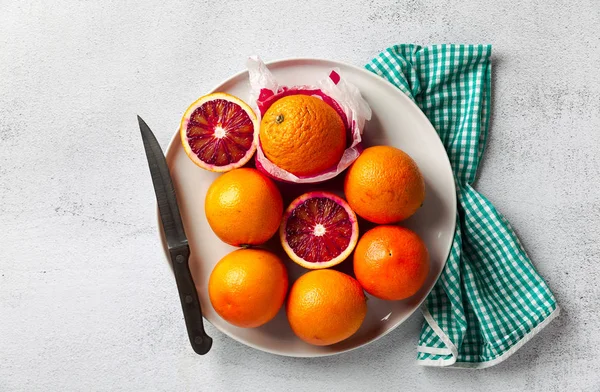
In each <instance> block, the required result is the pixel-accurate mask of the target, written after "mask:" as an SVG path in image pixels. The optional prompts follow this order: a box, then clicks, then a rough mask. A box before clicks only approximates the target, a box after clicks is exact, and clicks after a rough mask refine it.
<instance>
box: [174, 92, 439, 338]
mask: <svg viewBox="0 0 600 392" xmlns="http://www.w3.org/2000/svg"><path fill="white" fill-rule="evenodd" d="M180 134H181V141H182V144H183V147H184V149H185V152H186V153H187V155H188V156H189V157H190V159H191V160H192V161H193V162H194V163H195V164H196V165H198V166H199V167H201V168H203V169H206V170H210V171H214V172H224V173H223V174H222V175H220V176H219V177H217V178H216V179H215V180H214V182H213V183H212V184H211V185H210V187H209V189H208V191H207V193H206V197H205V200H204V203H205V204H204V210H205V213H206V219H207V221H208V223H209V225H210V227H211V229H212V230H213V231H214V233H215V234H216V235H217V237H218V238H219V239H221V240H222V241H223V242H225V243H227V244H229V245H232V246H236V247H240V249H237V250H234V251H233V252H231V253H229V254H228V255H226V256H225V257H223V258H222V259H221V260H220V261H219V262H218V263H217V264H216V265H215V267H214V269H213V271H212V273H211V276H210V278H209V284H208V294H209V298H210V302H211V304H212V306H213V308H214V309H215V311H216V312H217V313H218V314H219V316H221V317H222V318H223V319H224V320H226V321H227V322H229V323H231V324H233V325H236V326H238V327H243V328H254V327H259V326H261V325H263V324H265V323H267V322H269V321H270V320H272V319H273V318H274V317H275V315H276V314H277V313H278V312H279V310H280V309H281V308H282V307H283V306H284V303H285V308H286V313H287V319H288V321H289V324H290V327H291V329H292V331H293V332H294V333H295V334H296V335H297V336H298V337H299V338H300V339H302V340H303V341H305V342H307V343H310V344H314V345H330V344H335V343H338V342H340V341H342V340H344V339H347V338H348V337H350V336H352V335H353V334H354V333H355V332H356V331H358V329H359V328H360V326H361V324H362V323H363V321H364V319H365V317H366V314H367V296H366V295H365V292H366V293H368V294H370V295H372V296H374V297H377V298H380V299H384V300H390V301H397V300H403V299H406V298H408V297H410V296H412V295H414V294H416V293H417V291H419V289H420V288H421V287H422V286H423V284H424V282H425V280H426V279H427V276H428V274H429V254H428V251H427V248H426V246H425V244H424V242H423V241H422V240H421V238H419V236H418V235H417V234H416V233H415V232H413V231H411V230H409V229H407V228H404V227H402V226H399V225H397V223H398V222H400V221H402V220H404V219H406V218H408V217H410V216H412V215H413V214H414V213H415V212H416V211H417V210H418V209H419V208H420V207H421V206H422V204H423V201H424V199H425V182H424V180H423V176H422V175H421V172H420V171H419V168H418V166H417V164H416V163H415V162H414V161H413V160H412V158H411V157H410V156H409V155H408V154H406V153H405V152H403V151H401V150H399V149H397V148H394V147H390V146H375V147H370V148H367V149H365V150H364V151H363V152H362V154H361V155H360V156H359V157H358V158H357V159H356V160H355V161H354V163H353V164H352V165H351V166H350V167H349V168H348V169H347V170H346V172H345V178H344V183H343V189H339V192H336V193H331V192H326V191H323V190H316V189H310V185H308V186H305V188H304V189H303V191H305V193H303V194H301V195H299V196H297V197H296V198H295V199H294V198H293V197H289V200H288V201H290V202H289V203H286V204H287V208H285V210H284V198H283V197H282V193H281V190H288V189H287V188H286V187H287V186H288V184H286V183H284V182H278V181H274V180H273V179H272V178H270V176H269V175H267V173H266V172H264V171H261V170H257V169H256V168H253V167H251V166H250V165H249V162H251V161H250V159H251V158H252V156H253V154H254V153H255V152H256V151H257V147H259V151H261V152H262V153H264V154H265V156H266V157H267V158H268V159H269V160H270V161H271V162H272V163H274V164H276V165H277V166H278V167H279V168H281V169H282V170H285V171H287V172H290V173H293V174H294V175H298V176H312V175H315V174H318V173H321V172H323V171H324V170H328V169H329V168H331V167H332V166H335V165H336V164H337V163H338V162H339V161H340V159H341V157H342V155H343V154H344V150H345V148H346V143H347V140H346V127H345V125H344V121H343V120H342V119H341V118H340V115H339V114H338V112H337V111H336V110H334V108H332V107H331V106H330V104H329V103H327V102H325V101H324V100H322V99H320V98H318V97H314V96H310V95H300V94H299V95H288V96H285V97H283V98H280V99H278V100H277V101H275V102H274V103H273V104H272V105H271V106H270V107H269V109H268V110H267V111H266V112H265V113H264V115H263V116H262V119H260V121H259V119H258V118H257V116H256V115H255V114H254V112H253V111H252V109H251V108H250V107H249V106H248V105H247V104H246V103H244V102H243V101H242V100H240V99H239V98H236V97H234V96H231V95H228V94H224V93H213V94H209V95H207V96H204V97H202V98H200V99H198V100H197V101H196V102H194V103H193V104H192V105H191V106H190V107H189V109H188V110H187V111H186V112H185V114H184V116H183V119H182V121H181V128H180ZM242 166H244V167H242ZM258 169H260V167H258ZM342 191H343V192H342ZM284 194H286V195H288V194H289V192H284ZM296 194H297V193H296ZM342 194H343V197H342V196H340V195H342ZM286 197H287V196H286ZM292 199H293V200H292ZM357 216H358V217H357ZM359 218H362V219H364V220H365V221H368V222H372V223H375V224H377V226H375V227H374V228H372V229H370V230H368V231H367V232H366V233H364V234H363V235H362V237H361V236H360V234H359ZM361 224H362V223H361ZM277 233H278V237H279V244H280V245H281V248H280V249H282V250H283V251H284V252H285V254H287V256H288V257H289V259H291V260H292V261H293V262H295V263H297V264H298V265H300V266H302V267H304V268H305V269H306V270H307V272H306V273H305V274H303V275H302V276H301V277H300V278H298V279H297V280H296V281H295V282H293V284H291V287H289V286H290V282H289V278H288V273H287V268H286V263H288V261H287V260H282V259H281V258H280V257H279V256H277V250H278V249H266V247H267V245H266V243H267V241H268V240H270V239H271V238H273V237H275V236H276V234H277ZM269 243H270V244H271V243H272V242H269ZM261 246H262V247H261ZM271 248H272V246H271ZM274 251H275V252H274ZM279 253H280V254H283V253H282V252H279ZM348 258H351V259H352V262H353V267H354V268H353V272H354V276H351V275H349V274H346V273H343V272H339V271H337V270H333V269H330V267H334V266H336V265H338V264H340V263H342V262H344V261H345V260H347V259H348Z"/></svg>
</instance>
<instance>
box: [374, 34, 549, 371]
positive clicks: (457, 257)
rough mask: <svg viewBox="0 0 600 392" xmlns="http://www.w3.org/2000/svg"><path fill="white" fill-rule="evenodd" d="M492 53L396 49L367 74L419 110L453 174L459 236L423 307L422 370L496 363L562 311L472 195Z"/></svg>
mask: <svg viewBox="0 0 600 392" xmlns="http://www.w3.org/2000/svg"><path fill="white" fill-rule="evenodd" d="M491 51H492V49H491V46H483V45H436V46H431V47H425V48H421V47H419V46H416V45H398V46H394V47H391V48H389V49H387V50H385V51H384V52H382V53H381V54H380V55H379V56H377V57H376V58H374V59H373V60H372V61H371V62H370V63H369V64H367V66H366V68H367V69H368V70H370V71H372V72H374V73H376V74H378V75H380V76H381V77H383V78H385V79H387V80H388V81H389V82H391V83H392V84H393V85H395V86H396V87H398V88H399V89H400V90H401V91H402V92H404V93H405V94H406V95H408V96H409V97H410V98H411V99H413V101H414V102H415V103H416V104H417V105H418V106H419V107H420V108H421V110H422V111H423V112H424V113H425V115H426V116H427V117H428V118H429V120H430V121H431V123H432V124H433V126H434V127H435V128H436V130H437V132H438V134H439V136H440V138H441V140H442V142H443V144H444V146H445V148H446V151H447V153H448V157H449V158H450V163H451V164H452V169H453V172H454V176H455V182H456V188H457V195H458V216H457V224H456V232H455V235H454V242H453V244H452V249H451V251H450V255H449V256H448V261H447V263H446V267H445V269H444V271H443V273H442V275H441V277H440V279H439V280H438V282H437V284H436V285H435V287H434V289H433V290H432V292H431V294H430V295H429V297H428V298H427V300H426V301H425V303H424V305H423V308H422V310H423V314H424V316H425V320H426V322H425V323H424V325H423V329H422V331H421V337H420V339H419V347H418V356H417V360H418V362H419V363H420V364H422V365H430V366H450V365H453V366H460V367H480V368H481V367H488V366H491V365H494V364H496V363H498V362H500V361H502V360H504V359H506V358H507V357H508V356H510V354H512V353H513V352H514V351H516V350H517V349H518V348H519V347H521V346H522V345H523V344H524V343H525V342H526V341H527V340H529V339H530V338H531V337H532V336H533V335H534V334H535V333H536V332H538V331H539V330H540V329H541V328H543V327H544V326H545V325H546V324H547V323H548V322H549V321H550V320H552V318H554V317H555V316H556V315H558V312H559V308H558V306H557V304H556V301H555V299H554V297H553V295H552V293H551V292H550V290H549V289H548V287H547V286H546V284H545V283H544V281H543V280H542V278H541V277H540V276H539V275H538V273H537V272H536V270H535V268H534V267H533V265H532V264H531V261H530V260H529V258H528V257H527V254H526V253H525V250H524V249H523V247H522V246H521V244H520V243H519V240H518V238H517V237H516V235H515V233H514V232H513V230H512V228H511V227H510V224H509V223H508V222H507V221H506V219H504V217H503V216H502V215H500V213H499V212H498V211H496V209H495V208H494V206H493V205H492V204H491V203H490V202H489V201H488V200H487V199H486V198H485V197H483V196H482V195H480V194H479V193H477V191H475V190H474V189H473V188H472V187H471V184H472V183H473V181H474V179H475V175H476V173H477V166H478V164H479V161H480V159H481V157H482V155H483V151H484V148H485V141H486V138H487V132H488V122H489V116H490V88H491V80H490V78H491V60H490V56H491Z"/></svg>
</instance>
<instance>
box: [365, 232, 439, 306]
mask: <svg viewBox="0 0 600 392" xmlns="http://www.w3.org/2000/svg"><path fill="white" fill-rule="evenodd" d="M427 274H429V252H428V251H427V248H426V247H425V243H424V242H423V240H421V238H420V237H419V236H418V235H417V233H415V232H414V231H411V230H409V229H406V228H404V227H399V226H377V227H375V228H374V229H371V230H369V231H367V232H366V233H365V234H364V235H363V236H362V238H361V239H360V240H359V241H358V245H357V246H356V250H355V251H354V275H356V279H358V281H359V282H360V284H361V285H362V287H363V288H364V289H365V290H366V291H367V293H369V294H371V295H373V296H375V297H377V298H381V299H387V300H400V299H405V298H408V297H410V296H412V295H414V294H415V293H416V292H417V291H418V290H419V289H420V288H421V286H423V283H425V279H426V278H427Z"/></svg>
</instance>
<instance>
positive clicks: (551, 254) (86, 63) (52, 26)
mask: <svg viewBox="0 0 600 392" xmlns="http://www.w3.org/2000/svg"><path fill="white" fill-rule="evenodd" d="M125 3H127V4H125ZM258 3H259V2H254V1H251V0H244V1H239V2H229V4H226V5H225V4H222V3H221V2H216V1H215V2H212V1H207V0H201V1H189V0H188V1H183V0H175V1H148V0H144V1H130V2H121V1H102V2H100V1H97V2H87V1H53V2H42V1H10V0H0V9H1V10H2V11H1V12H0V92H1V93H0V147H1V148H0V151H1V152H0V233H1V234H0V270H1V274H0V275H1V276H0V391H18V390H23V391H25V390H27V391H63V390H64V391H67V390H69V391H71V390H73V391H77V390H81V391H92V390H98V391H121V390H123V391H133V390H145V391H163V390H164V391H167V390H179V391H192V390H196V391H197V390H202V391H209V390H210V391H233V390H242V389H244V390H283V389H293V390H311V391H314V390H319V389H327V390H344V391H350V390H361V389H362V390H384V389H385V390H406V391H409V390H419V389H422V390H434V391H436V390H438V391H442V390H477V389H479V388H485V389H486V390H488V391H512V390H535V391H562V390H567V389H568V390H582V391H584V390H585V391H592V390H595V391H597V390H600V374H599V372H598V365H597V363H598V355H599V354H600V352H599V347H600V326H599V322H598V313H599V311H600V289H599V287H600V285H599V284H598V282H599V280H600V275H599V270H600V241H599V239H600V190H599V185H600V184H599V182H600V181H599V179H600V153H599V148H600V72H599V71H598V70H599V68H598V64H600V35H599V33H598V26H599V25H600V6H599V5H598V2H596V1H594V0H588V1H576V0H574V1H568V2H567V1H564V2H563V1H560V0H552V1H542V0H528V1H524V2H515V1H512V0H496V1H493V2H488V1H483V0H480V1H467V2H465V1H456V0H443V1H437V2H435V3H434V2H430V1H418V0H412V1H407V2H397V3H394V2H391V1H384V0H371V1H368V2H348V1H342V0H328V1H323V2H319V3H317V2H311V1H307V2H297V4H292V2H289V4H284V2H275V1H269V2H262V4H261V5H258ZM293 3H296V2H293ZM350 3H354V4H350ZM518 3H521V4H518ZM399 42H414V43H420V44H429V43H443V42H451V43H453V42H459V43H463V42H464V43H492V44H493V45H494V53H495V55H494V73H493V74H494V92H493V97H494V106H493V121H492V126H491V133H490V139H489V143H488V147H487V152H486V156H485V159H484V161H483V164H482V167H481V172H480V180H479V182H478V184H477V188H478V189H479V190H480V191H481V192H482V193H483V194H485V195H487V196H488V197H489V198H490V199H491V200H492V201H493V202H494V203H495V205H496V206H497V207H498V208H499V210H500V211H502V212H503V213H504V214H505V215H506V216H507V218H508V219H509V220H510V221H511V222H512V224H513V226H514V228H515V229H516V231H517V232H518V234H519V235H520V237H521V239H522V241H523V243H524V245H525V247H526V248H527V250H528V252H529V253H530V255H531V257H532V259H533V260H534V263H535V265H536V266H537V268H538V269H539V271H540V272H541V274H542V275H543V276H544V278H545V279H546V280H547V281H548V283H549V285H550V287H551V288H552V289H553V290H554V292H555V294H556V297H557V299H558V301H559V303H560V305H561V306H562V314H561V316H560V317H559V318H558V319H556V320H555V321H553V322H552V323H551V324H550V325H549V326H548V327H547V328H546V329H545V330H544V331H543V332H542V333H541V334H539V335H538V336H537V337H535V338H534V339H533V340H532V341H531V342H530V343H528V344H527V345H526V346H525V347H524V348H522V349H521V350H520V351H518V352H517V353H516V354H515V355H513V356H512V357H511V358H510V359H508V360H507V361H506V362H504V363H502V364H500V365H498V366H496V367H493V368H491V369H488V370H482V371H458V370H456V371H453V370H443V369H429V368H423V367H420V366H416V365H415V363H414V359H415V346H416V341H417V336H418V331H419V327H420V324H421V322H422V317H421V316H420V315H414V316H413V317H412V318H411V319H410V320H409V322H407V323H406V324H404V325H403V326H402V327H400V328H398V329H397V330H396V331H394V332H393V333H391V334H389V335H388V336H386V337H385V338H383V339H380V340H379V341H377V342H375V343H374V344H372V345H370V346H368V347H365V348H362V349H359V350H356V351H354V352H351V353H348V354H344V355H340V356H337V357H331V358H322V359H312V360H307V359H291V358H280V357H275V356H271V355H268V354H264V353H261V352H259V351H256V350H253V349H250V348H247V347H245V346H243V345H241V344H239V343H237V342H235V341H233V340H231V339H229V338H226V337H225V336H223V335H222V334H220V333H219V332H218V331H216V330H214V328H212V327H210V326H209V327H208V329H209V332H210V334H211V335H212V336H214V338H215V342H214V349H213V351H212V352H211V353H210V355H209V356H207V357H204V358H201V357H198V356H196V355H194V354H193V353H192V351H191V350H190V349H189V347H188V346H187V336H186V333H185V330H184V323H183V320H182V314H181V310H180V305H179V303H178V298H177V293H176V288H175V284H174V281H173V277H172V276H171V274H170V272H169V269H168V266H167V264H166V263H165V262H164V259H163V254H162V251H161V247H160V244H159V242H158V241H157V240H156V221H155V210H154V208H155V207H154V195H153V193H152V191H151V182H150V177H149V175H148V169H147V167H146V163H145V158H144V155H143V152H142V144H141V140H140V137H139V131H138V128H137V124H136V118H135V114H140V115H141V116H142V117H143V118H144V119H145V120H146V121H147V122H148V123H149V124H151V126H152V128H153V129H154V130H155V132H156V133H157V136H158V138H159V141H160V142H161V143H162V145H163V146H165V147H166V145H167V143H168V141H169V139H170V138H171V136H172V135H173V132H174V131H175V129H176V128H177V126H178V121H179V119H180V115H181V113H182V111H183V110H184V109H185V108H186V107H187V105H188V104H189V103H190V102H192V101H193V100H194V99H195V98H197V97H198V96H200V95H201V94H203V93H204V92H206V91H207V90H208V89H209V88H210V87H212V86H213V85H215V84H216V83H217V82H219V81H220V80H222V79H224V78H226V77H227V76H229V75H230V74H232V73H233V72H237V71H238V70H240V69H242V68H243V67H244V60H245V58H246V56H247V55H250V54H254V53H258V54H260V55H261V56H262V57H263V58H264V59H265V60H271V59H276V58H282V57H290V56H314V57H324V58H332V59H338V60H343V61H346V62H350V63H353V64H357V65H362V64H364V63H366V62H367V61H368V60H369V59H370V58H371V57H373V56H374V55H376V54H377V53H378V51H380V50H382V49H384V48H385V47H386V46H388V45H391V44H394V43H399Z"/></svg>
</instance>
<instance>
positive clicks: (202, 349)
mask: <svg viewBox="0 0 600 392" xmlns="http://www.w3.org/2000/svg"><path fill="white" fill-rule="evenodd" d="M137 118H138V123H139V125H140V132H141V133H142V140H143V142H144V150H145V151H146V158H147V159H148V167H149V168H150V175H151V176H152V184H153V185H154V193H155V194H156V201H157V203H158V211H159V214H160V220H161V222H162V226H163V231H164V234H165V238H166V240H167V247H168V248H169V256H170V258H171V263H172V264H173V271H174V273H175V281H176V282H177V289H178V291H179V299H180V301H181V307H182V309H183V316H184V318H185V325H186V328H187V331H188V337H189V339H190V344H191V345H192V348H193V349H194V351H195V352H196V353H197V354H200V355H204V354H206V353H207V352H208V351H209V350H210V348H211V346H212V338H211V337H210V336H208V335H207V334H206V332H205V330H204V321H203V319H202V307H201V305H200V301H199V300H198V292H197V291H196V286H195V284H194V280H193V278H192V273H191V271H190V266H189V257H190V247H189V245H188V240H187V237H186V235H185V230H184V228H183V222H182V221H181V214H180V213H179V206H178V204H177V196H176V195H175V188H174V187H173V181H172V180H171V174H170V173H169V166H168V165H167V160H166V159H165V156H164V154H163V152H162V149H161V148H160V144H158V140H156V137H155V136H154V133H152V131H151V130H150V127H148V125H147V124H146V122H145V121H144V120H142V118H141V117H140V116H137Z"/></svg>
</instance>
